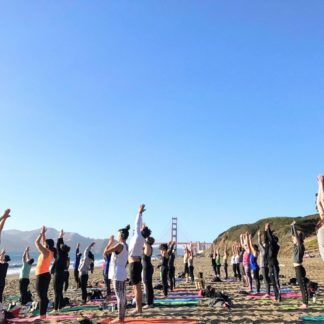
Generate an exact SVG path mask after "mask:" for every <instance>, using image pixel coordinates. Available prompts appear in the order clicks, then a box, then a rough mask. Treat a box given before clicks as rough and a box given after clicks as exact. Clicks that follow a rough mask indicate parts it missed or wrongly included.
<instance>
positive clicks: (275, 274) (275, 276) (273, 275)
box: [269, 265, 281, 301]
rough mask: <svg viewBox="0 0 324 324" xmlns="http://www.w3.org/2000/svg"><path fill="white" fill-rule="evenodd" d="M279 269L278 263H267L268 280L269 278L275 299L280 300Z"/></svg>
mask: <svg viewBox="0 0 324 324" xmlns="http://www.w3.org/2000/svg"><path fill="white" fill-rule="evenodd" d="M279 271H280V269H279V265H269V274H270V280H271V283H272V286H273V290H274V293H275V297H276V300H277V301H280V300H281V293H280V282H279Z"/></svg>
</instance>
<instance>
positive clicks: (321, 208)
mask: <svg viewBox="0 0 324 324" xmlns="http://www.w3.org/2000/svg"><path fill="white" fill-rule="evenodd" d="M317 183H318V193H317V199H316V207H317V210H318V213H319V216H320V219H319V221H318V223H317V225H316V234H317V242H318V248H319V252H320V255H321V258H322V260H323V261H324V175H319V176H318V177H317Z"/></svg>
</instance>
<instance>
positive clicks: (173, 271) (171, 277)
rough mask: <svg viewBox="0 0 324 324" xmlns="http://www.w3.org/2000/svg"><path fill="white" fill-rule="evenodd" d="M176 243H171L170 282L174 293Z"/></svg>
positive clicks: (169, 252) (169, 251)
mask: <svg viewBox="0 0 324 324" xmlns="http://www.w3.org/2000/svg"><path fill="white" fill-rule="evenodd" d="M174 247H175V242H170V243H169V250H168V254H169V263H168V266H169V282H170V290H171V291H173V289H174V288H175V266H174V260H175V251H174Z"/></svg>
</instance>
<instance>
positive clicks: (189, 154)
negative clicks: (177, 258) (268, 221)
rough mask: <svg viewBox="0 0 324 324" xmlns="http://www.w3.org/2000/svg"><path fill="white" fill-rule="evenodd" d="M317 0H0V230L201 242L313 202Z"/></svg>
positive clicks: (318, 151) (323, 96)
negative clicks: (126, 232) (7, 215)
mask: <svg viewBox="0 0 324 324" xmlns="http://www.w3.org/2000/svg"><path fill="white" fill-rule="evenodd" d="M323 10H324V2H323V1H311V2H309V1H295V0H294V1H284V2H283V1H259V0H258V1H242V2H239V3H238V2H235V3H234V2H231V1H225V0H224V1H208V0H204V1H197V0H196V1H190V0H186V1H174V0H173V1H166V0H163V1H162V0H161V1H152V0H147V1H144V0H142V1H140V2H135V1H91V2H88V1H78V2H76V1H68V2H67V1H46V2H44V1H43V2H39V1H28V3H27V2H26V3H23V2H20V3H18V2H12V1H9V2H3V3H2V4H1V10H0V39H1V42H0V117H1V127H0V138H1V141H0V150H1V156H0V179H1V187H0V208H1V209H5V208H6V207H11V208H12V210H13V211H12V216H13V217H12V219H10V220H9V221H8V224H7V228H17V229H34V228H36V227H39V226H41V225H42V224H45V225H47V226H51V227H55V228H61V227H63V228H65V229H66V230H67V231H75V232H79V233H81V234H83V235H86V236H91V237H106V236H108V235H110V234H111V233H114V232H115V231H116V230H117V229H118V228H120V227H121V226H124V225H126V224H128V223H131V224H133V218H134V216H135V213H136V210H137V206H138V204H139V203H141V202H145V203H146V204H147V213H146V214H145V220H146V221H147V223H148V224H149V225H150V226H151V227H152V229H153V233H154V236H155V237H156V238H157V239H159V240H163V239H168V238H169V228H168V226H169V224H170V219H171V217H172V216H177V217H178V218H179V222H180V239H181V240H202V241H204V240H206V241H211V240H212V239H214V238H215V237H216V236H217V235H218V234H219V233H220V232H222V231H223V230H225V229H226V228H228V227H229V226H232V225H235V224H238V223H247V222H254V221H256V220H258V219H260V218H262V217H266V216H282V215H287V216H296V215H306V214H310V213H314V212H315V209H314V194H315V192H316V181H315V179H316V175H317V174H318V173H320V172H323V171H324V170H323V164H322V163H323V161H324V150H323V149H322V147H321V145H322V143H323V127H322V120H323V117H324V113H323V112H324V109H323V102H324V92H323V87H324V76H323V57H324V42H323V39H324V20H323V17H322V13H323Z"/></svg>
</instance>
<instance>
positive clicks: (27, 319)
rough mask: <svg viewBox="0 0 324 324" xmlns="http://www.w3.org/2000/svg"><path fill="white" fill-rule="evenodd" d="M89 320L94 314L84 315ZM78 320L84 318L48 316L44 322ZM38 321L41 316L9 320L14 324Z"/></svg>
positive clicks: (77, 316) (78, 316)
mask: <svg viewBox="0 0 324 324" xmlns="http://www.w3.org/2000/svg"><path fill="white" fill-rule="evenodd" d="M83 316H86V317H88V318H93V317H94V315H93V314H89V315H83ZM78 318H82V316H81V315H47V317H46V319H45V320H44V321H64V320H76V319H78ZM36 320H39V316H35V317H25V318H13V319H8V322H13V323H32V322H34V321H36Z"/></svg>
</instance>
